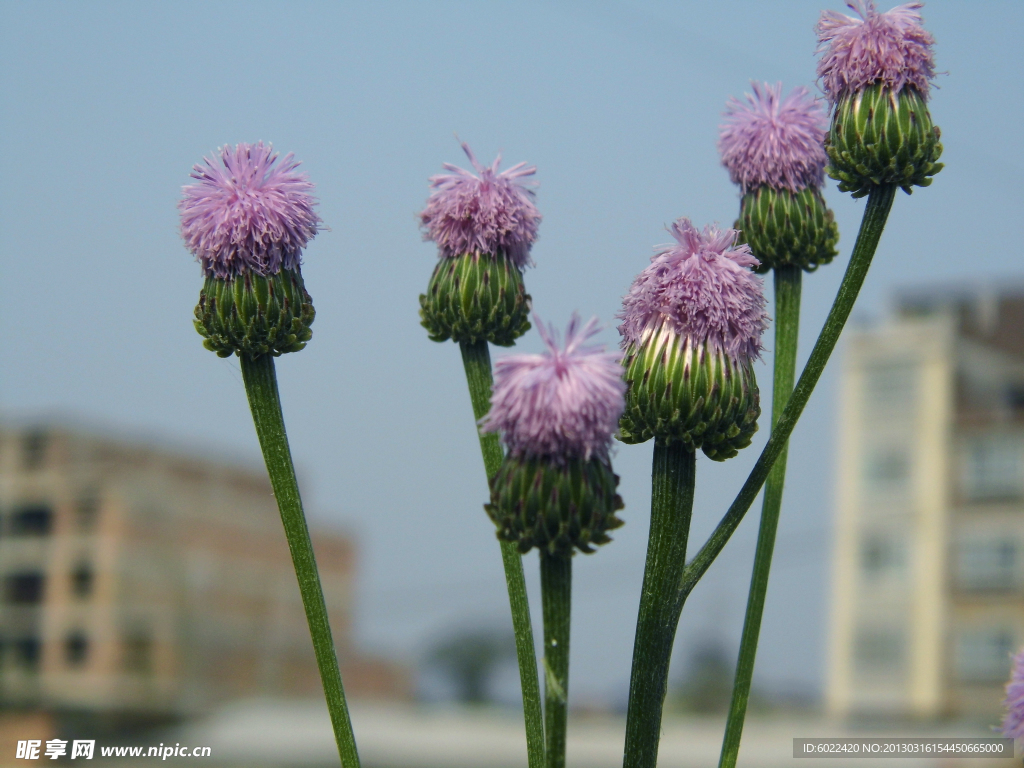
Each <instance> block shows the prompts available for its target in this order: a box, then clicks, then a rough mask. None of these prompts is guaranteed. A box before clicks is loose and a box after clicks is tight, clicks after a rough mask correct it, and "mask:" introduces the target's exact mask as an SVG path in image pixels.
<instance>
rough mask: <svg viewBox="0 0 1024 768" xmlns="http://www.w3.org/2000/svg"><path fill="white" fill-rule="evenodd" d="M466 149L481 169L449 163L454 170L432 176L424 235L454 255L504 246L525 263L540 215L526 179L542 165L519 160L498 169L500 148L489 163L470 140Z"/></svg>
mask: <svg viewBox="0 0 1024 768" xmlns="http://www.w3.org/2000/svg"><path fill="white" fill-rule="evenodd" d="M462 149H463V151H464V152H465V153H466V155H467V157H469V162H470V163H472V164H473V169H474V170H475V171H476V172H477V174H478V175H474V174H472V173H470V172H469V171H467V170H465V169H463V168H459V167H458V166H455V165H452V164H451V163H445V164H444V169H445V170H446V171H451V173H443V174H439V175H437V176H431V177H430V187H431V189H432V191H431V193H430V198H429V199H428V200H427V207H426V208H424V209H423V211H422V212H421V213H420V226H421V227H422V229H423V239H424V240H433V241H434V242H435V243H437V246H438V248H439V249H440V251H441V255H442V256H446V257H449V258H450V257H453V256H460V255H462V254H464V253H491V254H494V253H497V252H499V251H500V252H502V253H504V254H505V255H506V256H508V257H509V258H510V259H512V261H513V262H514V263H515V265H516V266H517V267H519V268H520V269H522V268H523V267H525V266H527V265H528V264H531V263H532V262H531V260H530V248H531V246H532V245H533V241H534V240H536V239H537V226H538V225H539V224H540V219H541V216H540V213H539V212H538V211H537V206H535V205H534V204H533V198H534V192H533V190H532V189H530V188H529V187H527V186H525V185H524V183H523V181H522V179H524V178H526V177H527V176H533V174H535V173H536V172H537V168H536V167H535V166H532V165H531V166H527V165H526V163H519V164H518V165H514V166H512V167H511V168H509V169H507V170H504V171H500V172H499V171H498V166H499V165H500V164H501V155H500V154H499V155H498V156H497V157H496V158H495V159H494V162H493V163H492V164H491V166H490V167H489V168H486V167H484V166H482V165H480V163H479V162H477V159H476V157H475V156H474V155H473V151H472V150H471V149H470V148H469V145H468V144H466V143H465V142H463V143H462Z"/></svg>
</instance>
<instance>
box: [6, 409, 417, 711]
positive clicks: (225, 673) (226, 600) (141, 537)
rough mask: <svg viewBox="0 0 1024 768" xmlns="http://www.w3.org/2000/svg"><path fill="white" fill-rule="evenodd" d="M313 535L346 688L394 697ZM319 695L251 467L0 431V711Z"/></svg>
mask: <svg viewBox="0 0 1024 768" xmlns="http://www.w3.org/2000/svg"><path fill="white" fill-rule="evenodd" d="M313 539H314V546H315V548H316V553H317V558H318V562H319V566H320V572H321V576H322V580H323V583H324V591H325V593H326V600H327V606H328V610H329V612H330V616H331V619H332V626H333V629H334V636H335V641H336V644H337V648H338V654H339V658H340V661H341V664H342V667H343V675H344V676H345V682H346V686H347V688H348V689H349V691H350V692H351V694H353V695H355V696H359V695H367V694H369V695H378V696H404V695H406V694H407V691H408V682H407V679H406V676H405V675H404V674H403V673H402V671H401V670H400V669H399V668H398V667H396V666H395V665H393V664H389V663H387V662H384V661H380V660H374V659H372V658H367V657H363V656H361V655H360V654H359V653H357V651H356V649H355V648H354V646H353V641H352V632H351V616H352V595H353V579H354V548H353V545H352V542H351V541H350V540H349V539H347V538H345V537H343V536H340V535H337V534H326V533H321V534H320V535H316V534H314V536H313ZM319 695H321V693H320V682H319V677H318V674H317V669H316V665H315V661H314V657H313V651H312V645H311V641H310V638H309V633H308V630H307V626H306V620H305V615H304V613H303V609H302V603H301V600H300V597H299V592H298V586H297V583H296V579H295V575H294V572H293V571H292V565H291V559H290V556H289V552H288V546H287V544H286V542H285V538H284V533H283V531H282V528H281V523H280V519H279V516H278V512H277V506H276V503H275V501H274V497H273V495H272V493H271V489H270V484H269V481H268V479H267V477H266V474H265V473H264V472H262V471H261V470H259V469H258V468H252V467H240V466H237V465H231V464H228V463H223V462H214V461H209V460H207V459H204V458H201V457H197V456H189V455H183V454H178V453H174V452H170V451H166V450H162V449H159V448H156V447H152V446H146V445H133V444H127V443H124V442H122V441H119V440H116V439H110V438H106V437H101V436H97V435H93V434H88V433H83V432H78V431H73V430H66V429H22V430H11V429H3V430H0V707H3V708H4V709H5V710H8V711H12V710H13V711H21V712H32V711H43V712H54V713H59V714H65V715H68V716H75V715H77V716H84V717H91V718H92V719H93V721H95V720H96V718H106V719H107V720H108V721H110V722H111V723H118V724H126V723H128V722H131V721H135V722H139V721H141V722H145V721H154V722H155V721H160V720H167V719H175V718H180V717H187V716H191V715H196V714H200V713H203V712H206V711H209V710H210V709H211V707H212V706H213V705H215V704H217V703H218V702H221V701H224V700H229V699H239V698H245V697H252V696H270V697H316V696H319Z"/></svg>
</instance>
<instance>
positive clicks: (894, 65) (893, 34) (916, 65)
mask: <svg viewBox="0 0 1024 768" xmlns="http://www.w3.org/2000/svg"><path fill="white" fill-rule="evenodd" d="M847 5H848V7H850V8H852V9H853V10H854V11H856V12H857V13H858V15H860V17H861V18H859V19H855V18H853V17H851V16H845V15H843V14H841V13H837V12H836V11H824V12H823V13H822V14H821V19H820V20H819V21H818V26H817V28H816V31H817V33H818V50H817V52H818V53H821V54H823V56H822V57H821V61H819V62H818V78H819V79H820V80H821V89H822V90H823V91H824V92H825V95H826V96H828V98H829V100H830V101H831V102H832V103H833V104H835V103H836V102H837V101H838V100H839V97H840V96H841V95H842V94H843V93H844V92H846V91H851V92H853V91H859V90H861V89H863V88H865V87H866V86H868V85H871V83H875V82H882V83H884V84H885V85H886V86H887V87H889V88H890V89H892V90H893V91H894V92H896V93H898V92H899V91H901V90H902V89H903V86H905V85H912V86H914V87H915V88H917V90H918V91H920V92H921V96H922V97H924V98H925V99H926V100H927V98H928V89H929V84H930V82H931V80H932V78H934V77H935V59H934V56H933V54H932V46H933V45H934V44H935V38H933V37H932V36H931V35H930V34H929V33H928V32H926V31H925V29H924V27H922V26H921V14H920V13H919V12H918V9H919V8H921V7H922V6H923V5H924V3H919V2H913V3H907V4H906V5H898V6H896V7H895V8H893V9H892V10H890V11H886V12H885V13H879V12H878V11H877V10H875V3H874V2H873V0H851V2H849V3H847Z"/></svg>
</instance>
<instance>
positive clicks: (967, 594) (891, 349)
mask: <svg viewBox="0 0 1024 768" xmlns="http://www.w3.org/2000/svg"><path fill="white" fill-rule="evenodd" d="M842 365H843V369H842V385H841V387H842V389H841V394H840V398H839V403H840V406H839V419H840V440H839V468H838V494H837V496H838V510H837V519H836V531H835V545H834V552H833V583H832V590H831V600H830V603H829V605H830V611H831V618H830V632H829V665H828V678H827V689H826V700H827V706H828V709H829V711H830V712H831V713H832V714H834V715H838V716H842V717H848V716H858V715H867V716H878V715H882V716H889V715H892V716H899V717H910V718H937V717H979V718H984V717H988V718H991V717H993V716H995V715H996V714H997V713H998V711H999V709H1000V702H1001V699H1002V695H1003V692H1002V688H1003V685H1004V684H1005V682H1006V680H1007V678H1008V676H1009V672H1010V654H1011V653H1013V652H1015V651H1016V650H1017V648H1018V647H1019V646H1020V645H1021V644H1024V293H1018V294H1012V293H1007V294H1003V295H998V294H979V295H958V294H952V295H951V294H941V293H935V294H921V295H917V296H908V297H905V298H903V299H901V300H900V301H899V302H898V306H897V311H896V312H895V313H894V316H893V317H891V318H890V319H889V320H887V321H886V322H884V323H883V324H881V325H879V326H877V327H874V328H871V329H867V330H855V331H851V332H850V335H849V337H848V344H847V348H846V354H845V357H844V360H843V363H842Z"/></svg>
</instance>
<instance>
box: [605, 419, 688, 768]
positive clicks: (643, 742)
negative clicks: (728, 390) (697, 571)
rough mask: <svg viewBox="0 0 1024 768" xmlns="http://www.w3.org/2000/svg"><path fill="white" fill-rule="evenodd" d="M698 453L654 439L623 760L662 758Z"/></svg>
mask: <svg viewBox="0 0 1024 768" xmlns="http://www.w3.org/2000/svg"><path fill="white" fill-rule="evenodd" d="M696 462H697V459H696V453H695V452H694V451H693V450H690V449H688V448H686V446H685V445H683V444H682V443H681V442H679V441H675V442H673V443H671V444H667V443H666V441H664V440H662V439H660V438H659V439H657V440H656V441H655V443H654V462H653V465H652V471H651V530H650V538H649V541H648V545H647V564H646V566H645V567H644V582H643V588H642V591H641V593H640V613H639V616H638V618H637V623H636V640H635V641H634V643H633V669H632V674H631V677H630V682H629V710H628V713H627V715H626V746H625V758H624V760H623V766H625V768H641V767H642V766H655V765H657V762H658V741H659V739H660V738H661V715H662V709H663V706H664V703H665V691H666V688H667V684H668V668H669V662H670V661H671V658H672V644H673V641H674V640H675V635H676V627H677V626H678V623H679V614H678V613H677V612H676V611H675V606H674V604H673V602H672V601H671V600H666V599H665V598H666V595H671V593H672V591H673V590H674V589H675V588H676V585H678V583H679V580H680V578H681V577H682V575H683V569H684V568H685V565H686V542H687V538H688V535H689V531H690V514H691V512H692V510H693V488H694V484H695V480H696Z"/></svg>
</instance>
